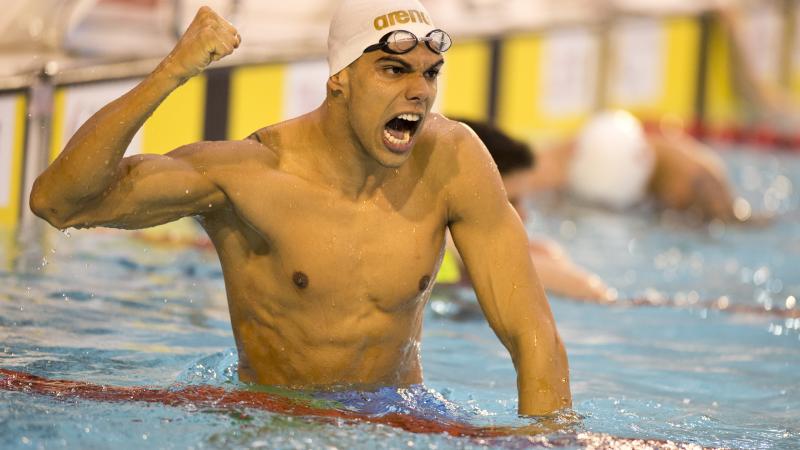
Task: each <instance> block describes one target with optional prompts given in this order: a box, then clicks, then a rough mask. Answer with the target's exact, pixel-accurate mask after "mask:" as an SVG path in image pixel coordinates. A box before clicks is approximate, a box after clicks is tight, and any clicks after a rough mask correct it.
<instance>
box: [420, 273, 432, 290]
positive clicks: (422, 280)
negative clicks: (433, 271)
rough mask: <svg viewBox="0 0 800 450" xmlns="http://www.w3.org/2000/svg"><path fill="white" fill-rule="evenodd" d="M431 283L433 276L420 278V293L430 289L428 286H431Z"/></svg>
mask: <svg viewBox="0 0 800 450" xmlns="http://www.w3.org/2000/svg"><path fill="white" fill-rule="evenodd" d="M430 282H431V276H430V275H425V276H423V277H422V278H420V279H419V290H420V292H421V291H424V290H425V289H427V288H428V284H430Z"/></svg>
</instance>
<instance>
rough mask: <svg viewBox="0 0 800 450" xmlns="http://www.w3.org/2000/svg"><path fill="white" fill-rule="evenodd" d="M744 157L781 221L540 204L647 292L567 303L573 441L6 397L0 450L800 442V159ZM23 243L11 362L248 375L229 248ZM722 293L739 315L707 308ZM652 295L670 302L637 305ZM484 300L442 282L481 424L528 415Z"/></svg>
mask: <svg viewBox="0 0 800 450" xmlns="http://www.w3.org/2000/svg"><path fill="white" fill-rule="evenodd" d="M726 158H727V159H728V160H729V162H731V163H732V165H733V167H734V170H733V178H734V180H736V182H737V184H738V185H739V187H740V192H741V194H742V196H743V197H744V198H745V199H746V200H747V201H748V202H749V203H750V205H752V208H753V210H754V211H755V212H759V211H775V212H777V213H779V214H781V216H779V218H778V219H776V220H775V222H774V223H772V224H771V225H769V226H768V227H766V228H755V229H751V228H746V227H723V226H721V225H719V224H712V225H709V226H694V225H692V226H690V225H686V224H685V223H682V222H681V221H680V219H679V218H676V217H673V216H671V215H668V214H667V215H653V214H651V212H650V211H648V210H647V208H643V209H642V210H640V211H634V212H632V213H629V214H626V215H622V216H620V215H619V214H612V213H608V212H603V211H597V210H592V209H588V208H586V207H584V206H580V205H560V206H554V205H552V204H548V203H547V202H541V203H540V204H539V207H540V208H541V209H540V212H539V213H538V214H536V215H535V216H534V218H533V222H532V223H531V224H530V228H531V231H532V232H534V233H545V234H549V235H554V236H560V238H561V242H562V243H563V244H564V245H565V246H566V247H567V250H568V251H569V252H570V253H571V254H572V255H573V257H574V259H576V260H577V261H578V262H580V263H582V264H585V265H587V266H588V267H589V268H591V269H593V270H595V271H596V272H598V273H599V274H601V275H602V276H603V277H605V278H606V279H607V280H608V281H609V282H610V283H611V284H612V285H614V286H615V287H616V288H617V289H618V290H619V292H620V297H621V298H622V299H623V300H625V299H627V300H629V302H628V303H627V304H626V303H625V302H621V303H622V305H623V306H617V307H606V306H599V305H592V304H583V303H576V302H569V301H565V300H564V299H558V298H553V299H552V305H553V310H554V313H555V315H556V318H557V320H558V323H559V329H560V331H561V334H562V337H563V338H564V340H565V342H566V345H567V349H568V352H569V355H570V365H571V377H572V389H573V394H574V400H575V408H574V409H575V411H576V412H577V413H578V414H579V415H580V416H581V417H582V419H581V421H580V423H579V424H578V425H576V426H575V430H574V431H575V432H574V433H561V434H558V433H556V434H549V435H546V436H535V437H530V438H526V439H525V440H524V441H519V440H517V441H514V440H509V441H500V442H498V441H486V440H484V441H481V440H480V439H476V438H454V437H448V436H445V435H439V434H415V433H409V432H406V431H403V430H400V429H397V428H393V427H388V426H384V425H380V424H370V423H361V424H352V423H325V424H321V423H318V422H315V421H313V420H308V419H306V418H301V417H290V416H285V415H282V414H275V413H270V412H265V411H255V410H236V409H220V410H213V409H211V410H203V411H193V410H191V408H171V407H163V406H156V405H148V404H141V403H113V404H111V403H103V402H93V401H81V400H74V399H73V400H65V401H61V400H57V399H53V398H49V397H41V396H34V395H30V394H25V393H21V392H0V403H2V404H3V405H4V407H3V408H0V447H2V448H30V447H39V446H44V447H69V448H74V447H85V448H93V447H101V448H102V447H108V446H109V445H116V444H119V445H120V446H123V447H136V446H153V447H158V448H199V447H223V448H228V447H231V448H241V447H254V448H259V447H266V448H325V447H336V448H365V449H366V448H369V449H373V448H401V447H402V448H410V447H414V448H440V449H441V448H483V447H485V446H488V445H492V446H502V447H510V448H524V447H529V446H537V445H538V446H542V447H544V446H548V445H551V446H552V445H555V446H562V447H568V448H570V447H584V446H587V445H590V444H591V443H592V442H593V441H592V440H599V442H600V443H599V444H597V445H598V447H600V448H602V447H615V446H617V447H621V446H623V443H621V442H619V441H614V440H613V438H611V437H609V436H607V435H604V434H600V433H607V434H608V435H614V436H626V437H633V438H637V437H638V438H646V439H670V440H673V441H679V442H683V443H697V444H702V445H707V446H724V447H734V448H754V447H759V448H760V447H771V448H787V447H792V446H796V443H797V442H798V440H800V426H798V424H797V420H796V418H797V415H798V408H800V400H798V399H800V387H798V383H797V382H796V373H797V370H798V369H800V367H798V362H799V361H800V319H798V318H794V317H778V316H775V315H770V314H754V313H752V312H753V311H755V310H758V311H766V312H768V311H770V310H774V309H777V308H783V309H786V310H796V309H797V304H796V303H797V300H796V299H797V298H798V296H800V276H799V275H798V272H797V269H796V267H798V263H800V242H799V241H798V239H799V237H798V233H797V223H798V218H800V214H798V198H800V196H799V195H798V192H797V191H798V189H797V186H800V179H799V178H800V161H798V160H797V159H796V158H790V157H788V156H781V157H771V156H770V157H767V158H764V157H763V155H759V158H755V157H754V156H753V155H751V154H738V153H733V154H728V155H726ZM11 242H12V239H11V237H10V234H9V233H8V232H5V233H2V232H0V246H1V248H0V251H2V253H0V255H2V256H0V264H2V266H0V367H2V368H5V369H13V370H20V371H26V372H30V373H33V374H36V375H42V376H47V377H52V378H65V379H72V380H84V381H90V382H93V383H107V384H111V385H116V386H141V385H151V386H159V387H169V386H175V385H176V383H185V384H200V383H209V382H211V383H210V384H215V383H221V384H223V385H226V384H235V355H234V354H233V352H232V351H231V350H230V349H231V348H232V347H233V338H232V335H231V331H230V325H229V322H228V316H227V306H226V301H225V295H224V290H223V282H222V275H221V272H220V269H219V266H218V263H217V262H216V259H215V257H214V255H213V254H209V253H206V252H204V251H201V250H193V249H186V248H183V249H176V248H174V247H158V246H152V245H149V244H144V243H142V242H139V241H136V240H133V239H130V238H129V237H127V235H125V236H121V235H119V234H117V233H98V232H87V231H76V232H72V233H71V236H67V235H65V234H62V233H59V232H57V231H50V232H47V233H46V234H44V235H43V238H42V240H40V241H39V242H36V243H33V245H26V246H23V247H21V248H18V249H14V248H13V245H12V244H11ZM36 246H38V247H40V248H41V251H38V253H37V252H35V251H34V250H32V249H35V248H36ZM722 298H725V299H726V300H725V301H726V302H727V306H726V307H725V308H721V307H717V308H714V307H710V306H709V304H708V303H707V301H708V300H714V301H719V299H722ZM454 299H456V301H458V302H461V303H460V304H457V303H454V302H453V300H454ZM633 299H649V300H651V303H657V301H664V302H666V303H665V304H666V305H667V306H666V307H658V306H655V307H654V306H651V307H636V306H635V302H633V301H632V300H633ZM659 299H661V300H659ZM664 299H666V300H664ZM792 299H794V300H792ZM473 301H474V295H473V294H471V293H470V292H469V291H465V290H457V291H452V290H446V289H442V288H437V290H436V291H435V292H434V298H433V301H432V303H431V311H430V314H428V317H427V318H426V322H425V328H424V335H423V347H422V350H423V354H422V357H423V364H424V368H425V375H426V386H427V387H428V388H430V389H432V390H434V391H435V392H437V393H439V394H440V395H441V396H442V398H444V399H445V400H447V401H448V402H452V403H453V404H455V405H458V407H459V408H460V409H461V410H463V411H465V412H466V414H468V415H469V417H470V418H471V422H472V423H476V424H478V425H481V426H489V425H515V426H521V425H525V424H527V423H528V422H526V421H524V420H522V419H519V418H517V416H516V414H515V411H516V406H517V405H516V386H515V376H514V370H513V366H512V364H511V360H510V358H509V356H508V353H507V352H506V351H505V350H504V349H503V348H502V346H501V345H500V344H499V342H498V340H497V338H496V337H495V336H494V334H493V333H492V331H491V330H490V329H489V328H488V326H487V325H486V324H485V322H483V321H482V320H481V319H480V315H479V314H478V313H477V310H476V309H475V308H474V303H472V302H473ZM735 306H741V307H747V308H750V311H749V312H748V310H747V308H745V310H744V311H736V310H735V308H734V307H735ZM469 308H472V309H471V310H470V309H469ZM212 380H216V381H214V382H212ZM603 439H606V440H605V441H603ZM110 442H113V443H114V444H109V443H110ZM624 444H625V445H628V444H629V443H624Z"/></svg>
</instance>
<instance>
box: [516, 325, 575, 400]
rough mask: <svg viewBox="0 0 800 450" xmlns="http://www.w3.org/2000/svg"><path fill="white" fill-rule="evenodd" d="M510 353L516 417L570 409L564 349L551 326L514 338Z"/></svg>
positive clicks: (541, 326)
mask: <svg viewBox="0 0 800 450" xmlns="http://www.w3.org/2000/svg"><path fill="white" fill-rule="evenodd" d="M514 340H515V345H514V346H513V348H512V349H509V351H510V352H511V355H512V359H513V361H514V367H515V368H516V371H517V391H518V393H519V413H520V414H521V415H530V416H538V415H545V414H551V413H553V412H555V411H558V410H560V409H563V408H569V407H570V406H572V394H571V393H570V387H569V367H568V363H567V354H566V351H565V349H564V345H563V343H562V342H561V339H560V338H559V336H558V332H557V331H556V328H555V325H554V324H553V323H552V322H548V323H547V324H544V325H543V324H541V323H540V324H537V326H535V327H533V329H532V330H530V331H529V332H528V333H526V334H524V335H521V336H517V337H516V338H515V339H514Z"/></svg>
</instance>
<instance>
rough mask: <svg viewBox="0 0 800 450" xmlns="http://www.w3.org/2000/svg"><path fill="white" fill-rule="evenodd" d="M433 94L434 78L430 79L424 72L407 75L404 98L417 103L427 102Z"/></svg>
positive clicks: (434, 89) (434, 87) (434, 92)
mask: <svg viewBox="0 0 800 450" xmlns="http://www.w3.org/2000/svg"><path fill="white" fill-rule="evenodd" d="M435 95H436V80H430V79H428V78H426V77H425V75H424V74H419V75H417V74H414V76H411V77H409V81H408V87H407V89H406V99H408V100H410V101H412V102H417V103H427V102H428V101H429V100H431V99H432V98H433V97H434V96H435Z"/></svg>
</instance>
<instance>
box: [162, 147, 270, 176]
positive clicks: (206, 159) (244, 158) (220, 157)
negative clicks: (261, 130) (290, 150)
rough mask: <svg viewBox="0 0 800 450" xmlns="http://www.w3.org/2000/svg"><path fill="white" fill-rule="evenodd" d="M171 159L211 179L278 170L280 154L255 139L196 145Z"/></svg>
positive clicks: (175, 151) (171, 154) (174, 154)
mask: <svg viewBox="0 0 800 450" xmlns="http://www.w3.org/2000/svg"><path fill="white" fill-rule="evenodd" d="M167 156H170V157H171V158H174V159H178V160H181V161H184V162H186V163H188V164H190V165H191V166H193V167H194V168H195V169H196V170H199V171H201V172H203V173H206V174H210V175H213V174H215V173H217V172H226V171H230V170H235V171H239V170H242V169H244V168H274V167H276V166H277V163H278V156H277V153H276V152H275V151H274V150H273V149H272V148H270V147H269V146H267V145H264V144H262V143H260V142H258V141H255V140H252V139H243V140H238V141H233V140H231V141H202V142H196V143H193V144H189V145H185V146H183V147H179V148H177V149H175V150H173V151H171V152H169V153H168V154H167Z"/></svg>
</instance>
